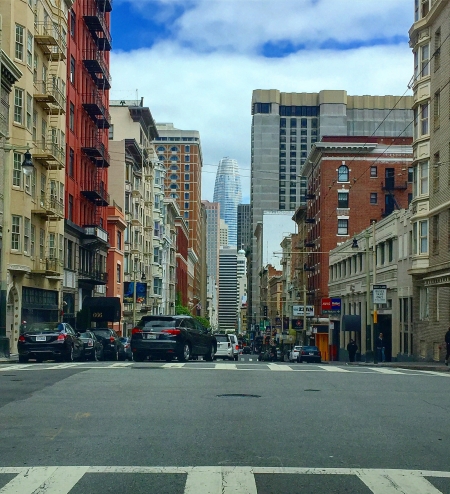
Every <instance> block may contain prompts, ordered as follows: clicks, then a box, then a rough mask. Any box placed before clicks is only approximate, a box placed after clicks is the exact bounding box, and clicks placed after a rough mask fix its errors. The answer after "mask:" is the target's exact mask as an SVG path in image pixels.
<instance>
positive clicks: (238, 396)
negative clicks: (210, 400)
mask: <svg viewBox="0 0 450 494" xmlns="http://www.w3.org/2000/svg"><path fill="white" fill-rule="evenodd" d="M217 398H261V395H249V394H245V393H231V394H224V395H217Z"/></svg>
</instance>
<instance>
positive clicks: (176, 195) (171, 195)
mask: <svg viewBox="0 0 450 494" xmlns="http://www.w3.org/2000/svg"><path fill="white" fill-rule="evenodd" d="M170 197H171V198H172V199H178V197H179V196H178V194H170Z"/></svg>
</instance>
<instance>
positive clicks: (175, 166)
mask: <svg viewBox="0 0 450 494" xmlns="http://www.w3.org/2000/svg"><path fill="white" fill-rule="evenodd" d="M170 169H171V170H175V171H176V170H179V167H178V165H170Z"/></svg>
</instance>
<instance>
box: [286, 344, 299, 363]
mask: <svg viewBox="0 0 450 494" xmlns="http://www.w3.org/2000/svg"><path fill="white" fill-rule="evenodd" d="M301 351H302V347H301V346H294V348H293V349H292V350H291V351H290V353H289V362H297V357H298V356H299V354H300V352H301Z"/></svg>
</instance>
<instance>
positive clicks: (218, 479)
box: [184, 467, 257, 494]
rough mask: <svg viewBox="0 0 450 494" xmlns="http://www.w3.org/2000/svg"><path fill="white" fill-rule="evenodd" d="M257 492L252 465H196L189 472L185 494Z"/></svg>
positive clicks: (251, 493) (244, 493)
mask: <svg viewBox="0 0 450 494" xmlns="http://www.w3.org/2000/svg"><path fill="white" fill-rule="evenodd" d="M217 492H221V493H222V494H257V490H256V482H255V477H254V475H253V473H252V469H251V467H196V468H194V469H193V470H192V471H191V472H189V473H188V476H187V479H186V484H185V487H184V494H216V493H217Z"/></svg>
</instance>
